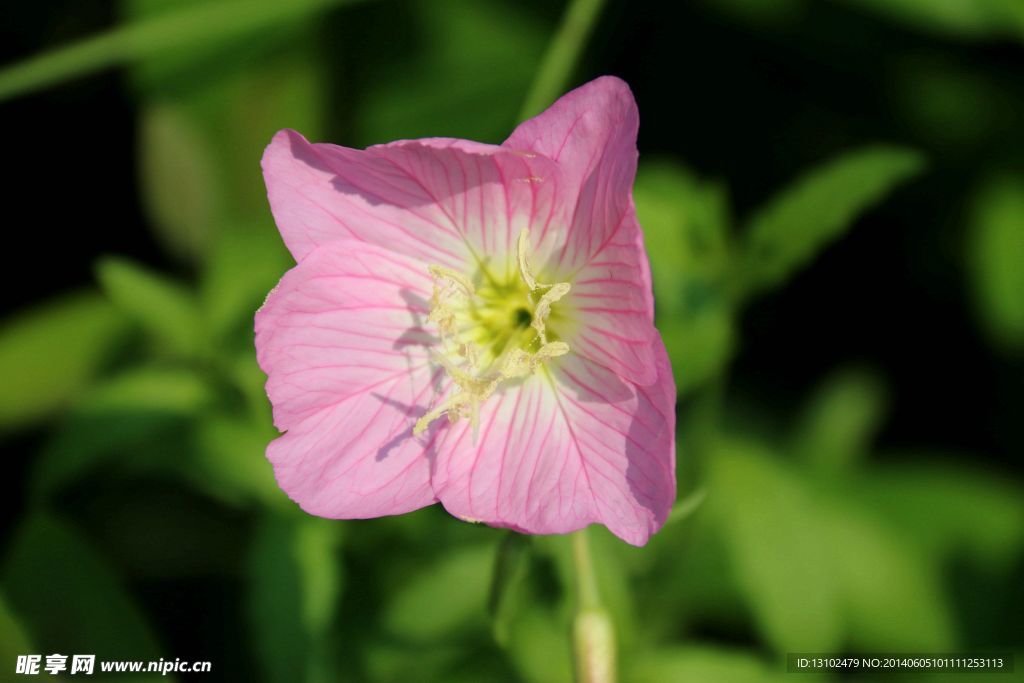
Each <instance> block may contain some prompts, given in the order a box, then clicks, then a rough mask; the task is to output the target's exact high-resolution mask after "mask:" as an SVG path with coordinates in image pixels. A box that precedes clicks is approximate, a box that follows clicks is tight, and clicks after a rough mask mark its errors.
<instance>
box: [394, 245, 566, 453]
mask: <svg viewBox="0 0 1024 683" xmlns="http://www.w3.org/2000/svg"><path fill="white" fill-rule="evenodd" d="M529 238H530V232H529V230H523V231H522V232H520V233H519V239H518V241H517V244H516V261H517V269H516V272H514V273H512V274H509V275H510V277H508V278H507V281H506V282H495V281H494V280H493V278H488V280H489V281H488V282H487V283H486V284H483V285H481V286H480V287H479V288H477V287H475V286H474V285H473V281H472V279H471V278H470V277H468V276H467V275H465V274H464V273H460V272H458V271H455V270H452V269H451V268H445V267H443V266H436V265H431V266H428V267H427V270H428V272H429V273H430V277H431V279H432V280H433V293H432V295H431V297H430V313H429V314H428V316H427V322H428V323H430V324H432V325H434V327H435V328H436V329H437V333H438V337H439V339H440V344H439V345H438V349H437V350H436V351H435V352H434V354H433V357H434V360H436V361H437V363H438V365H440V366H441V368H443V369H444V371H445V373H446V374H447V375H448V377H449V379H450V380H451V382H452V385H453V387H452V390H451V392H450V393H449V395H448V397H447V398H446V399H445V400H444V401H443V402H441V403H440V404H438V405H437V406H435V407H433V408H431V409H430V410H429V411H428V412H427V413H426V414H424V415H423V416H422V417H421V418H420V419H418V420H417V421H416V424H415V426H414V427H413V434H414V435H417V436H418V435H420V434H422V433H423V432H424V431H425V430H426V429H427V427H428V426H429V425H430V424H431V423H432V422H433V421H434V420H437V419H438V418H440V417H442V416H445V415H447V417H448V420H449V422H451V423H452V424H454V423H456V422H458V421H459V420H460V419H468V420H469V422H470V425H471V426H472V428H473V441H474V443H475V442H476V439H477V434H478V432H479V428H480V406H481V405H482V404H483V403H484V402H485V401H487V399H488V398H490V397H491V396H492V395H493V394H494V392H495V391H496V390H497V389H498V387H500V386H501V385H502V383H504V382H506V381H509V380H513V379H517V378H526V377H529V376H531V375H534V374H536V373H537V372H538V371H540V370H541V369H543V368H544V367H545V365H546V364H547V362H548V361H550V360H552V359H554V358H558V357H559V356H564V355H565V354H567V353H569V345H568V344H567V343H565V342H564V341H561V340H559V339H557V335H556V334H555V333H554V331H553V330H551V329H550V323H551V322H552V318H553V317H554V307H555V305H556V304H557V303H558V302H559V301H560V300H561V299H562V298H564V297H565V295H566V294H568V293H569V290H570V285H569V283H568V282H556V283H551V284H548V283H544V282H541V281H539V280H538V279H537V276H536V275H535V271H534V270H533V267H532V266H531V264H530V261H529V251H530V241H529Z"/></svg>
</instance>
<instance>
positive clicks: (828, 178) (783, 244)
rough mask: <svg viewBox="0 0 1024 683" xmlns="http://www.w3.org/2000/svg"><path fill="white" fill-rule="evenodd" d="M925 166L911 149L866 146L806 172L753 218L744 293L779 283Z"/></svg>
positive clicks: (742, 271)
mask: <svg viewBox="0 0 1024 683" xmlns="http://www.w3.org/2000/svg"><path fill="white" fill-rule="evenodd" d="M923 165H924V162H923V159H922V157H921V155H920V154H918V153H917V152H915V151H913V150H910V149H905V148H900V147H867V148H864V149H861V150H858V151H854V152H848V153H846V154H844V155H842V156H840V157H839V158H837V159H834V160H833V161H831V162H829V163H827V164H824V165H822V166H820V167H818V168H816V169H814V170H812V171H810V172H809V173H807V174H805V175H804V176H803V177H802V178H800V179H799V180H797V181H796V182H795V183H794V184H793V185H791V186H790V187H788V188H787V189H785V190H784V191H783V192H782V193H780V194H779V195H777V196H776V197H775V198H774V199H772V200H771V201H770V202H769V203H768V204H767V205H766V206H765V207H763V208H762V209H760V210H759V211H758V212H757V213H756V214H755V215H754V216H753V217H752V218H751V220H750V223H749V226H748V227H747V230H746V231H745V233H744V243H743V253H742V262H743V263H742V267H741V268H740V270H739V271H738V272H739V274H740V275H741V276H742V277H743V283H744V293H745V294H747V295H751V294H757V293H759V292H762V291H764V290H767V289H771V288H773V287H776V286H778V285H780V284H782V283H783V282H784V281H785V280H786V278H788V277H789V276H790V275H792V274H793V272H795V271H796V270H798V269H799V268H801V267H803V266H804V265H805V264H806V263H808V262H809V261H811V260H812V259H813V258H814V257H815V256H816V255H817V253H818V252H819V251H821V250H822V249H823V248H825V247H826V246H827V245H828V244H829V243H830V242H832V241H834V240H835V239H837V238H838V237H839V236H840V235H841V234H842V233H843V232H844V231H845V230H847V229H848V228H849V227H850V226H851V224H852V223H853V222H854V220H855V219H856V218H857V216H858V215H859V214H861V213H862V212H863V211H864V210H866V209H867V208H869V207H870V206H871V205H873V204H875V203H877V202H878V201H880V200H881V199H882V198H883V197H884V196H885V195H886V194H888V193H889V192H890V191H892V189H893V188H894V187H895V186H896V185H898V184H899V183H901V182H903V181H905V180H907V179H908V178H910V177H912V176H914V175H915V174H917V173H918V172H920V170H921V169H922V168H923Z"/></svg>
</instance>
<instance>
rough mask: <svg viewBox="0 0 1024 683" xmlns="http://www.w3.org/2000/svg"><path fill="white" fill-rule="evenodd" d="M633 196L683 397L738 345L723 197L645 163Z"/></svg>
mask: <svg viewBox="0 0 1024 683" xmlns="http://www.w3.org/2000/svg"><path fill="white" fill-rule="evenodd" d="M633 196H634V199H635V201H636V206H637V216H638V218H639V220H640V224H641V226H643V231H644V241H645V242H646V244H647V246H648V256H649V257H650V259H651V276H652V279H653V281H654V300H655V306H656V308H657V313H658V315H657V324H658V329H659V330H660V331H661V334H662V337H663V338H664V340H665V346H666V347H667V349H668V354H669V358H670V359H671V361H672V368H673V371H674V373H675V377H676V383H677V384H678V386H679V389H680V392H681V393H685V392H688V391H691V390H693V389H695V388H696V387H698V386H700V385H701V384H702V383H704V382H706V381H707V380H709V379H712V378H713V377H715V376H717V375H718V374H719V373H720V372H721V371H722V370H723V369H724V368H725V366H726V364H727V363H728V361H729V359H730V358H731V357H732V351H733V348H734V343H735V335H736V333H735V321H734V313H733V307H732V302H731V300H730V294H729V292H728V291H727V276H728V268H729V258H730V257H729V245H728V240H729V234H728V230H729V228H728V222H729V218H728V207H727V203H726V196H725V192H724V190H723V189H722V188H721V187H719V186H717V185H713V184H708V183H702V182H700V181H698V180H697V179H696V178H695V177H694V176H693V175H692V174H690V173H689V172H688V171H686V170H685V169H683V168H682V167H680V166H678V165H676V164H674V163H672V162H668V161H660V162H659V161H655V162H645V163H644V164H642V165H641V166H640V170H639V173H638V175H637V180H636V186H635V188H634V191H633Z"/></svg>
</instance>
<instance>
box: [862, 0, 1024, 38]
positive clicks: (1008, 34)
mask: <svg viewBox="0 0 1024 683" xmlns="http://www.w3.org/2000/svg"><path fill="white" fill-rule="evenodd" d="M846 3H847V4H849V5H851V6H853V7H859V8H863V9H866V10H870V11H873V12H876V13H878V14H881V15H882V16H886V17H889V18H890V19H893V20H895V21H899V22H901V23H903V24H906V25H907V26H910V27H911V28H917V29H922V30H926V31H932V32H935V33H938V34H941V35H946V36H949V37H953V38H973V39H978V38H1016V39H1018V40H1021V39H1024V5H1022V4H1021V3H1020V2H1019V0H846Z"/></svg>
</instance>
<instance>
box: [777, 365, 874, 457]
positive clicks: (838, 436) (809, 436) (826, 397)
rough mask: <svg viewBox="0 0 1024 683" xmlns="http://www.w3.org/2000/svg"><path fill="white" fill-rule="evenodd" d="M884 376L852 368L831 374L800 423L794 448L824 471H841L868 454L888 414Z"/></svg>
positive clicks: (819, 389)
mask: <svg viewBox="0 0 1024 683" xmlns="http://www.w3.org/2000/svg"><path fill="white" fill-rule="evenodd" d="M885 407H886V393H885V386H884V384H883V383H882V380H881V379H880V378H879V377H878V376H877V375H875V374H873V373H871V372H870V371H867V370H864V369H857V368H849V369H846V370H841V371H839V372H837V373H835V374H834V375H832V376H830V377H828V378H827V379H826V380H825V381H824V382H823V383H822V385H821V386H820V387H818V389H817V391H816V392H815V394H814V396H813V397H812V398H811V400H810V401H809V403H808V406H807V408H806V409H805V411H804V414H803V415H802V417H801V419H800V422H799V424H798V426H797V430H796V434H795V439H794V447H793V450H794V452H795V453H796V454H797V455H798V456H799V457H801V458H803V460H804V461H805V462H807V463H808V464H809V465H811V466H812V467H814V468H815V469H817V470H819V471H822V472H830V473H835V472H840V471H842V470H844V469H847V468H849V467H850V466H852V465H854V464H856V463H857V462H858V461H859V460H861V459H862V458H863V457H864V456H866V455H867V453H868V451H869V448H870V446H871V441H872V439H873V438H874V436H875V434H876V433H877V431H878V429H879V427H881V423H882V419H883V417H884V415H885Z"/></svg>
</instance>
